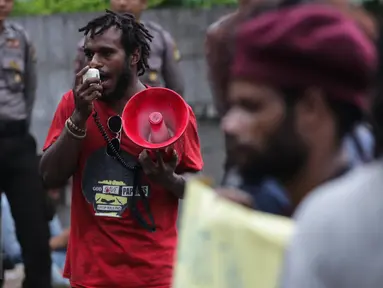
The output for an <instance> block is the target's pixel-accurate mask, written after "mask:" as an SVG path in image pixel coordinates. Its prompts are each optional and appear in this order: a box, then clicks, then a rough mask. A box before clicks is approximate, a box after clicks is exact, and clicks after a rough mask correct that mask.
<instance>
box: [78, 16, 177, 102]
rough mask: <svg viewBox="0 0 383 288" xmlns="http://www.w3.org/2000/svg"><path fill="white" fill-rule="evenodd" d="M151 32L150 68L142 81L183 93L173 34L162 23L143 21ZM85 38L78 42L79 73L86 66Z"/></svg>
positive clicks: (141, 78)
mask: <svg viewBox="0 0 383 288" xmlns="http://www.w3.org/2000/svg"><path fill="white" fill-rule="evenodd" d="M142 23H143V24H144V25H145V27H146V29H148V31H149V33H150V34H151V35H152V36H153V40H152V42H151V43H150V56H149V59H148V64H149V67H150V68H149V69H147V70H146V71H145V74H144V75H142V76H141V77H140V80H141V81H142V83H144V84H147V85H149V86H153V87H161V86H164V87H166V88H169V89H172V90H174V91H176V92H177V93H179V94H180V95H183V92H184V80H183V77H182V71H181V69H180V67H179V60H180V57H181V56H180V52H179V50H178V48H177V46H176V44H175V42H174V40H173V38H172V36H171V35H170V34H169V32H167V31H166V30H165V29H164V28H162V27H161V26H160V25H158V24H156V23H154V22H151V21H145V22H144V21H143V22H142ZM84 39H85V38H82V39H81V41H80V42H79V44H78V52H77V57H76V61H75V72H76V73H78V72H79V71H80V70H81V69H82V68H83V67H85V66H86V59H85V55H84V52H83V46H84Z"/></svg>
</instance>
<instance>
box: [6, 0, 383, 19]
mask: <svg viewBox="0 0 383 288" xmlns="http://www.w3.org/2000/svg"><path fill="white" fill-rule="evenodd" d="M351 1H352V2H354V3H355V2H359V3H360V2H363V3H364V5H365V6H366V7H367V8H368V10H370V11H372V12H374V14H375V13H376V14H380V15H382V14H383V9H382V7H383V6H382V1H381V0H351ZM148 2H149V8H164V7H185V8H211V7H213V6H231V5H236V4H237V0H148ZM108 7H109V0H15V7H14V9H13V13H12V14H13V15H14V16H24V15H50V14H56V13H70V12H93V11H102V10H104V9H106V8H108Z"/></svg>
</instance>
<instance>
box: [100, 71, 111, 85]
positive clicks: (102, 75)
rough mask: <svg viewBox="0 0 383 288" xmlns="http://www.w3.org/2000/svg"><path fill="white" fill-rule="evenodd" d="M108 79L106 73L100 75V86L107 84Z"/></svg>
mask: <svg viewBox="0 0 383 288" xmlns="http://www.w3.org/2000/svg"><path fill="white" fill-rule="evenodd" d="M109 79H110V76H109V75H108V74H106V73H102V72H101V73H100V80H101V84H103V83H105V82H107V81H108V80H109Z"/></svg>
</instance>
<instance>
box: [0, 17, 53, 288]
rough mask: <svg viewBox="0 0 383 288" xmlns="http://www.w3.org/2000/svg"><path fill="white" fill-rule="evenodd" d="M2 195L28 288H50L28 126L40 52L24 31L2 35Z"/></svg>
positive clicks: (13, 28) (11, 27)
mask: <svg viewBox="0 0 383 288" xmlns="http://www.w3.org/2000/svg"><path fill="white" fill-rule="evenodd" d="M0 65H1V67H0V163H1V165H0V191H3V192H4V193H6V195H7V198H8V199H9V203H10V206H11V208H12V215H13V218H14V220H15V225H16V230H17V234H18V237H19V242H20V245H21V247H22V250H23V260H24V267H25V283H24V287H31V288H32V287H33V288H34V287H51V283H50V282H51V281H50V278H51V268H50V266H51V259H50V249H49V227H48V221H47V219H46V215H45V197H44V195H43V190H42V182H41V180H40V177H39V174H38V163H37V161H38V160H37V156H36V142H35V140H34V138H33V137H32V136H31V135H30V134H29V131H28V130H29V123H30V119H31V113H32V107H33V103H34V99H35V93H36V83H37V82H36V53H35V50H34V47H33V45H32V43H31V42H30V40H29V38H28V36H27V34H26V32H25V30H24V29H23V28H22V27H21V26H18V25H17V24H13V23H7V22H5V23H4V30H3V32H2V33H1V34H0Z"/></svg>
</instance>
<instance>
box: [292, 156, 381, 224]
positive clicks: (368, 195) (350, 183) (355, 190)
mask: <svg viewBox="0 0 383 288" xmlns="http://www.w3.org/2000/svg"><path fill="white" fill-rule="evenodd" d="M382 186H383V163H382V162H381V161H376V162H373V163H370V164H367V165H364V166H360V167H357V168H355V169H353V170H352V171H350V172H349V173H347V174H346V175H344V176H342V177H339V178H337V179H335V180H333V181H329V182H327V183H325V184H323V185H321V186H319V187H318V188H316V189H314V190H313V191H312V192H310V194H309V195H308V196H307V197H306V199H305V200H304V201H303V203H302V204H301V205H300V206H299V208H298V210H297V212H296V213H295V217H296V218H297V219H298V221H299V220H300V219H302V218H310V217H311V216H310V215H312V217H317V216H318V214H317V213H321V214H323V213H326V214H328V215H331V216H329V217H330V218H336V219H340V218H339V216H340V215H343V214H344V215H346V214H349V213H351V211H358V210H359V208H360V203H361V202H363V203H366V202H367V201H371V203H374V202H375V200H374V198H376V196H377V194H379V193H380V190H381V187H382ZM315 215H316V216H315Z"/></svg>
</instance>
